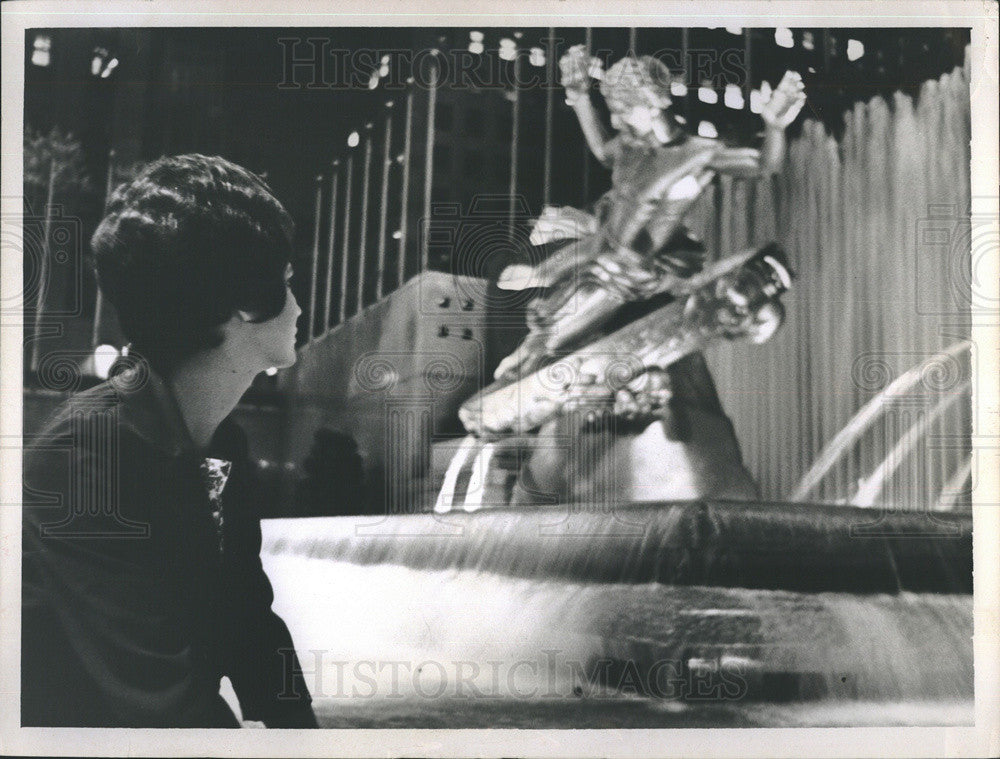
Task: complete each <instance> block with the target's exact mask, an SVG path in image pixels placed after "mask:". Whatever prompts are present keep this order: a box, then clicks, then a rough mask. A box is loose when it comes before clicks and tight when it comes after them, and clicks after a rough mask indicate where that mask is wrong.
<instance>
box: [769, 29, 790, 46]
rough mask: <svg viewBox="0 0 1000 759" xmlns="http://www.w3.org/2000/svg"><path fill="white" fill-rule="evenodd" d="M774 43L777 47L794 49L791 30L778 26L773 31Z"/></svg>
mask: <svg viewBox="0 0 1000 759" xmlns="http://www.w3.org/2000/svg"><path fill="white" fill-rule="evenodd" d="M774 43H775V44H776V45H777V46H778V47H795V38H794V37H793V36H792V30H791V29H788V28H787V27H784V26H779V27H778V28H777V29H775V30H774Z"/></svg>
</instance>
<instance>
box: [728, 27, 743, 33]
mask: <svg viewBox="0 0 1000 759" xmlns="http://www.w3.org/2000/svg"><path fill="white" fill-rule="evenodd" d="M726 31H727V32H729V33H730V34H743V27H741V26H727V27H726Z"/></svg>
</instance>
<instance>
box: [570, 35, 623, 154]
mask: <svg viewBox="0 0 1000 759" xmlns="http://www.w3.org/2000/svg"><path fill="white" fill-rule="evenodd" d="M559 72H560V81H561V83H562V86H563V87H564V88H565V90H566V105H568V106H570V107H571V108H572V109H573V110H574V111H575V112H576V117H577V118H578V119H579V120H580V128H581V129H582V130H583V136H584V137H585V138H586V139H587V145H588V146H589V147H590V150H591V152H592V153H593V154H594V156H595V157H596V158H597V160H598V161H600V162H601V163H603V164H605V165H607V164H608V162H609V161H610V157H611V154H610V151H609V149H608V147H609V140H608V134H607V132H606V131H605V130H604V126H603V125H602V124H601V120H600V119H599V118H598V117H597V113H596V112H595V111H594V105H593V103H591V102H590V80H591V78H601V75H602V73H603V69H602V65H601V61H600V60H598V59H597V58H595V57H593V56H589V55H587V49H586V47H584V46H583V45H574V46H573V47H571V48H570V49H569V50H567V51H566V52H565V53H564V54H563V56H562V58H560V59H559Z"/></svg>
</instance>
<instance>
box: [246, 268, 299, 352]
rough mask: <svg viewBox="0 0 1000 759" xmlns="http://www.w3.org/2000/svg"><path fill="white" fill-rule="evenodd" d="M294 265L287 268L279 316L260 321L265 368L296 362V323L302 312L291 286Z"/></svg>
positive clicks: (259, 327)
mask: <svg viewBox="0 0 1000 759" xmlns="http://www.w3.org/2000/svg"><path fill="white" fill-rule="evenodd" d="M291 279H292V265H291V264H289V265H288V267H287V268H286V269H285V292H286V294H285V306H284V308H283V309H282V310H281V313H279V314H278V315H277V316H275V317H274V318H273V319H269V320H267V321H266V322H259V323H257V324H256V325H255V326H256V327H257V328H258V332H257V344H258V345H259V346H260V349H261V353H262V354H263V355H262V356H261V358H262V359H263V362H264V368H268V367H272V366H273V367H275V368H277V369H283V368H285V367H288V366H291V365H292V364H294V363H295V359H296V354H295V333H296V323H297V322H298V319H299V316H300V315H301V314H302V309H301V308H299V304H298V302H297V301H296V300H295V295H294V293H292V288H291Z"/></svg>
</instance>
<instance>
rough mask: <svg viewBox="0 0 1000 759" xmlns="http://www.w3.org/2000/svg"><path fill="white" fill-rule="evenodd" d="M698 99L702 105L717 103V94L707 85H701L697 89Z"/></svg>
mask: <svg viewBox="0 0 1000 759" xmlns="http://www.w3.org/2000/svg"><path fill="white" fill-rule="evenodd" d="M698 99H699V100H700V101H701V102H703V103H709V104H710V105H711V104H714V103H718V102H719V93H718V92H716V91H715V90H713V89H712V88H711V87H710V86H709V85H707V84H703V85H701V87H699V88H698Z"/></svg>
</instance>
